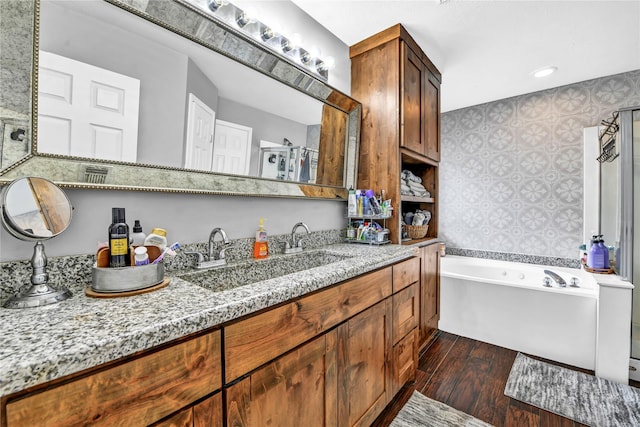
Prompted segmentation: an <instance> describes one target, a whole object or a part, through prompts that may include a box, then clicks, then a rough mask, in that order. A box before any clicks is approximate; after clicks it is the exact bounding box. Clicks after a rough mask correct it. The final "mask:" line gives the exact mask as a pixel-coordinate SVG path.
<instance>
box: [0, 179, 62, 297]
mask: <svg viewBox="0 0 640 427" xmlns="http://www.w3.org/2000/svg"><path fill="white" fill-rule="evenodd" d="M1 207H2V224H3V225H4V227H5V228H6V230H7V231H8V232H9V233H10V234H11V235H12V236H14V237H16V238H18V239H20V240H26V241H35V242H36V245H35V247H34V249H33V257H32V258H31V267H32V269H33V272H32V275H31V287H29V288H28V289H27V290H25V291H24V292H22V293H20V294H19V295H16V296H14V297H11V298H9V299H8V300H7V301H6V302H5V303H4V307H6V308H25V307H36V306H40V305H46V304H52V303H55V302H58V301H62V300H65V299H67V298H69V297H70V296H71V292H70V291H69V290H67V289H66V288H64V287H61V288H60V289H54V288H53V287H51V286H49V284H47V281H48V280H49V275H48V274H47V271H46V266H47V256H46V255H45V253H44V245H43V244H42V241H43V240H47V239H50V238H52V237H55V236H57V235H58V234H60V233H62V232H63V231H64V230H66V229H67V227H69V224H70V223H71V212H72V210H73V207H72V206H71V203H70V202H69V199H68V197H67V195H66V194H65V193H64V191H62V189H60V188H59V187H58V186H57V185H55V184H54V183H53V182H51V181H49V180H46V179H44V178H37V177H25V178H18V179H16V180H15V181H13V182H11V183H10V184H9V185H7V186H6V187H5V188H4V189H3V191H2V204H1Z"/></svg>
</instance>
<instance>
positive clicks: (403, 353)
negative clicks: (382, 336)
mask: <svg viewBox="0 0 640 427" xmlns="http://www.w3.org/2000/svg"><path fill="white" fill-rule="evenodd" d="M417 337H418V330H417V329H412V330H411V332H409V333H408V334H407V336H405V337H404V338H403V339H402V340H400V342H399V343H397V344H396V345H394V346H393V395H394V396H395V394H396V393H398V391H400V389H401V388H402V386H403V385H405V384H406V383H408V382H409V381H414V380H415V379H416V369H417V368H418V349H417V346H416V343H417Z"/></svg>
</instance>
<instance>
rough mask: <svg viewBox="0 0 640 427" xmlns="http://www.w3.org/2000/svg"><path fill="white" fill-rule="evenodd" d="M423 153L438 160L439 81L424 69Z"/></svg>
mask: <svg viewBox="0 0 640 427" xmlns="http://www.w3.org/2000/svg"><path fill="white" fill-rule="evenodd" d="M423 125H424V132H425V136H424V137H425V147H424V149H425V153H424V154H425V155H426V156H427V157H429V158H431V159H432V160H435V161H436V162H439V161H440V82H438V80H437V79H436V78H435V76H434V75H433V74H431V73H430V72H429V71H427V70H425V74H424V115H423Z"/></svg>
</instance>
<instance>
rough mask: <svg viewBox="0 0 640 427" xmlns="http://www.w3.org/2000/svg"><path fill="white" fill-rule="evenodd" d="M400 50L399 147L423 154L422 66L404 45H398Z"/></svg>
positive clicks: (417, 58) (418, 59)
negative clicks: (400, 101)
mask: <svg viewBox="0 0 640 427" xmlns="http://www.w3.org/2000/svg"><path fill="white" fill-rule="evenodd" d="M400 49H401V54H402V62H401V64H402V69H401V70H400V78H401V86H400V88H401V91H402V94H401V96H402V103H401V106H400V114H401V118H400V145H401V146H402V147H405V148H408V149H410V150H412V151H415V152H416V153H419V154H425V147H424V131H423V129H424V127H423V111H424V98H425V97H424V93H423V91H424V83H423V80H424V72H425V70H424V65H423V64H422V61H420V58H419V57H418V56H417V55H416V54H415V53H413V51H412V50H411V49H409V48H408V47H407V46H406V45H405V44H404V43H400Z"/></svg>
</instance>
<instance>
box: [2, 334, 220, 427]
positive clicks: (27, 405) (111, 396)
mask: <svg viewBox="0 0 640 427" xmlns="http://www.w3.org/2000/svg"><path fill="white" fill-rule="evenodd" d="M220 362H221V347H220V331H215V332H212V333H209V334H207V335H203V336H200V337H197V338H193V339H191V340H189V341H185V342H183V343H180V344H176V345H174V346H172V347H169V348H165V349H163V350H160V351H157V352H154V353H151V354H148V355H145V356H142V357H139V358H137V359H134V360H131V361H129V362H125V363H122V364H120V365H116V366H114V367H111V368H108V369H105V370H101V371H98V372H96V373H94V374H89V375H87V376H83V377H81V378H79V379H77V380H72V381H70V382H67V383H64V384H61V385H58V386H56V387H53V388H49V389H46V390H44V391H42V392H38V393H36V394H32V395H29V396H27V397H24V398H22V399H19V400H15V401H12V402H9V403H8V404H7V407H6V417H7V426H8V427H14V426H15V427H17V426H39V425H46V426H60V427H63V426H64V427H66V426H70V425H88V424H91V425H99V426H111V425H122V426H131V425H134V424H135V425H148V424H151V423H153V422H155V421H158V420H159V419H161V418H163V417H166V416H167V415H169V414H171V413H173V412H175V411H177V410H179V409H181V408H183V407H185V406H187V405H189V404H191V403H192V402H194V401H196V400H198V399H200V398H202V397H203V396H206V395H207V394H210V393H212V392H214V391H215V390H217V389H220V388H221V386H222V384H221V382H222V372H221V363H220Z"/></svg>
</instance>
